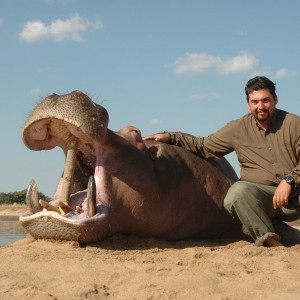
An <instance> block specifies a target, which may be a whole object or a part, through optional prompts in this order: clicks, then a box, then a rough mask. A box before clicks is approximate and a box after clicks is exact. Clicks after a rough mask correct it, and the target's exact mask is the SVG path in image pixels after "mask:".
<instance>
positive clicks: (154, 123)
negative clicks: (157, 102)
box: [150, 119, 162, 126]
mask: <svg viewBox="0 0 300 300" xmlns="http://www.w3.org/2000/svg"><path fill="white" fill-rule="evenodd" d="M161 123H162V122H161V120H159V119H152V120H151V121H150V126H156V125H159V124H161Z"/></svg>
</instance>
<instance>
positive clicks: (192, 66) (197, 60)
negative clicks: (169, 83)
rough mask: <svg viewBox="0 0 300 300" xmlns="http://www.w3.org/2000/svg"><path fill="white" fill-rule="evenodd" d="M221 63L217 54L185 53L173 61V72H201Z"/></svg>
mask: <svg viewBox="0 0 300 300" xmlns="http://www.w3.org/2000/svg"><path fill="white" fill-rule="evenodd" d="M220 63H221V59H220V58H219V57H218V56H213V55H209V54H207V53H186V54H185V55H184V57H179V58H178V59H177V60H176V61H175V73H177V74H182V73H203V72H205V71H206V70H209V69H212V68H214V67H215V66H216V65H218V64H220Z"/></svg>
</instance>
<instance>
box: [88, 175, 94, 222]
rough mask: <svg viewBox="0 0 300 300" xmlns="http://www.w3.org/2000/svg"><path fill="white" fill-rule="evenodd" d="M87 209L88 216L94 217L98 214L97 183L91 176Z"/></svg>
mask: <svg viewBox="0 0 300 300" xmlns="http://www.w3.org/2000/svg"><path fill="white" fill-rule="evenodd" d="M87 209H88V216H89V217H93V216H94V215H95V214H96V183H95V178H94V176H91V177H90V179H89V183H88V188H87Z"/></svg>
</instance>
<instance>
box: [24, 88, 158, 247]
mask: <svg viewBox="0 0 300 300" xmlns="http://www.w3.org/2000/svg"><path fill="white" fill-rule="evenodd" d="M108 120H109V117H108V113H107V111H106V109H105V108H103V107H102V106H100V105H98V104H96V103H94V102H93V101H92V100H91V99H90V98H89V97H88V96H87V95H85V94H84V93H82V92H80V91H73V92H71V93H69V94H66V95H61V96H59V95H56V94H52V95H50V96H48V97H47V98H45V99H44V100H43V101H42V102H41V103H39V104H38V105H37V106H36V107H35V109H34V110H33V111H32V113H31V115H30V116H29V118H28V120H27V122H26V123H25V125H24V128H23V142H24V144H25V145H26V146H27V147H28V148H29V149H31V150H49V149H52V148H54V147H56V146H58V147H60V148H61V149H62V150H63V151H64V153H65V156H66V165H65V168H64V173H63V176H62V178H61V179H60V181H59V184H58V187H57V190H56V191H55V193H54V196H53V199H52V201H51V202H50V203H46V202H45V201H42V200H39V199H38V198H37V195H38V188H37V185H36V183H35V181H32V182H31V184H30V185H29V187H28V190H27V196H26V203H27V206H28V207H29V210H30V212H31V215H25V216H22V217H21V218H20V221H21V224H22V225H23V226H24V227H25V229H26V230H27V231H29V232H30V233H31V234H32V235H33V236H34V237H37V238H55V239H65V240H79V241H81V242H93V241H96V240H99V239H102V238H103V237H102V236H103V235H108V234H109V233H110V232H112V230H115V231H116V230H117V229H116V228H112V227H117V225H116V224H115V225H112V224H111V223H110V221H109V211H110V210H114V211H120V212H119V214H122V213H123V209H120V206H124V207H125V210H126V208H127V209H128V210H134V207H136V206H140V205H141V203H140V198H139V195H140V194H141V189H143V187H145V189H146V190H149V189H152V191H154V189H155V188H154V185H153V182H154V181H153V180H152V179H153V171H150V172H148V170H145V168H146V169H147V168H148V167H147V165H148V166H149V161H148V162H147V160H149V159H150V158H149V156H147V155H146V156H145V155H144V152H145V149H146V148H145V146H144V143H143V141H142V138H141V135H140V132H139V130H138V129H136V128H135V127H132V126H127V127H124V128H123V129H121V130H120V131H119V132H117V133H114V132H112V131H110V130H109V129H108V128H107V125H108ZM121 149H122V151H121ZM128 157H132V159H127V158H128ZM141 165H143V168H141V167H140V166H141ZM132 168H136V170H133V169H132ZM148 169H149V168H148ZM135 171H136V172H137V176H138V177H139V178H140V179H143V180H142V182H139V183H138V182H137V181H136V180H135V179H134V178H132V177H131V176H130V172H135ZM147 174H150V175H149V176H148V175H147ZM147 176H148V177H147ZM149 177H151V182H150V181H149V180H148V179H149ZM116 186H117V187H116ZM128 186H129V191H128V189H127V190H126V191H125V189H126V188H125V187H128ZM153 188H154V189H153ZM145 189H143V193H144V192H145ZM122 191H123V192H124V194H123V195H122V194H121V193H122ZM125 194H126V195H127V196H125ZM129 195H130V196H129ZM116 198H118V199H120V198H121V201H119V202H118V201H117V200H116ZM129 198H130V199H129ZM129 202H130V203H129ZM128 224H130V220H128ZM93 226H94V227H93ZM99 227H100V229H99ZM95 232H97V233H95ZM101 232H102V233H101Z"/></svg>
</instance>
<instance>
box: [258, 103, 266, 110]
mask: <svg viewBox="0 0 300 300" xmlns="http://www.w3.org/2000/svg"><path fill="white" fill-rule="evenodd" d="M264 107H265V104H264V102H263V101H259V102H258V108H259V109H263V108H264Z"/></svg>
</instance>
